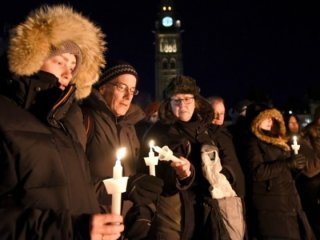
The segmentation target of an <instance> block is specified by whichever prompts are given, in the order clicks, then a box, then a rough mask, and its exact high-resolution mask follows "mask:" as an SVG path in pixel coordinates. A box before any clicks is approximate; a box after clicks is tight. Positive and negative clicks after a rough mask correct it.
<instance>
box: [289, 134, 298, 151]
mask: <svg viewBox="0 0 320 240" xmlns="http://www.w3.org/2000/svg"><path fill="white" fill-rule="evenodd" d="M297 139H298V138H297V136H293V144H292V145H291V148H292V150H293V152H294V154H298V151H299V149H300V145H299V144H298V141H297Z"/></svg>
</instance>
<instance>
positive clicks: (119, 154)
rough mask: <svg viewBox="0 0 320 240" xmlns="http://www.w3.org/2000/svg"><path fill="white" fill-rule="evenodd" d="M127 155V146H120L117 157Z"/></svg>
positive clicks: (120, 157)
mask: <svg viewBox="0 0 320 240" xmlns="http://www.w3.org/2000/svg"><path fill="white" fill-rule="evenodd" d="M125 155H126V148H125V147H122V148H119V149H118V151H117V159H118V160H120V159H122V158H123V157H124V156H125Z"/></svg>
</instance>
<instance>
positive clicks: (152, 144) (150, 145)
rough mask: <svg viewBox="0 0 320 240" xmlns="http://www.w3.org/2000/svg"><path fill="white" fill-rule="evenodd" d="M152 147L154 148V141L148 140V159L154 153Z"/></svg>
mask: <svg viewBox="0 0 320 240" xmlns="http://www.w3.org/2000/svg"><path fill="white" fill-rule="evenodd" d="M153 146H154V141H153V140H150V142H149V147H150V151H149V157H154V152H153V149H152V148H153Z"/></svg>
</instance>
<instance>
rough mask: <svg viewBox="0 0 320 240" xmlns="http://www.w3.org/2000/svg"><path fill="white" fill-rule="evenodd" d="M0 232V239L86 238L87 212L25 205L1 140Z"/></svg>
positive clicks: (10, 156) (11, 164) (11, 161)
mask: <svg viewBox="0 0 320 240" xmlns="http://www.w3.org/2000/svg"><path fill="white" fill-rule="evenodd" d="M0 179H1V180H0V219H1V221H0V236H1V239H21V240H22V239H30V237H31V236H34V237H35V238H37V239H88V238H89V219H90V216H89V215H82V216H72V215H71V214H70V213H69V212H68V211H63V210H59V211H54V210H50V209H36V208H32V207H29V206H24V205H23V203H21V201H20V198H21V195H22V194H23V189H22V186H20V184H19V183H20V182H21V181H20V182H19V180H18V179H19V176H18V173H17V172H16V170H15V158H14V156H13V155H12V154H11V153H10V152H9V151H8V148H7V146H6V145H5V144H4V143H1V144H0Z"/></svg>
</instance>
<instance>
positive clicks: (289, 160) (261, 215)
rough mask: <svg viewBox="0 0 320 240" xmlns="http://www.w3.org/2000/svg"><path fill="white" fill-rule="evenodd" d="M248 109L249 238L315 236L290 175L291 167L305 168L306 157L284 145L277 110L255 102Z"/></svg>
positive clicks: (281, 126)
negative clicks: (249, 126)
mask: <svg viewBox="0 0 320 240" xmlns="http://www.w3.org/2000/svg"><path fill="white" fill-rule="evenodd" d="M253 109H254V110H255V112H254V113H253V112H251V111H253ZM248 111H249V112H248V114H249V115H250V116H251V117H252V119H253V120H252V122H251V133H252V135H251V137H250V138H249V140H248V144H247V151H248V155H247V159H248V163H247V164H248V171H247V172H248V173H249V174H250V175H249V178H248V179H251V181H250V183H249V184H248V186H249V191H248V198H249V199H250V200H251V201H250V203H251V207H252V209H251V210H252V211H250V216H248V218H251V220H252V221H250V223H251V224H252V225H251V226H250V227H249V229H250V230H252V232H251V233H250V235H251V237H253V238H257V239H315V238H314V235H313V232H312V230H311V228H310V225H309V222H308V220H307V218H306V215H305V213H304V211H303V209H302V206H301V203H300V198H299V195H298V192H297V189H296V186H295V181H294V179H293V175H292V173H293V172H292V170H294V171H301V170H302V169H304V168H305V166H306V157H305V156H304V155H302V154H300V153H299V154H294V153H293V150H292V149H291V147H290V146H289V145H288V143H287V138H286V128H285V124H284V120H283V116H282V114H281V113H280V112H279V111H278V110H277V109H275V108H268V107H266V106H264V105H261V104H260V105H259V104H256V105H255V108H250V109H248Z"/></svg>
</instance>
